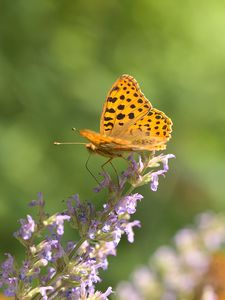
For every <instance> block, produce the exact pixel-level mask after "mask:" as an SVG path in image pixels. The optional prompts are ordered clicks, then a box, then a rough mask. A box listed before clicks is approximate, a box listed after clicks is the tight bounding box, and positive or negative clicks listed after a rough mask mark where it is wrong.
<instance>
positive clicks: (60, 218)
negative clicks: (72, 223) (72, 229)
mask: <svg viewBox="0 0 225 300" xmlns="http://www.w3.org/2000/svg"><path fill="white" fill-rule="evenodd" d="M69 220H70V216H67V215H57V216H56V221H55V224H56V227H57V233H58V235H63V234H64V221H69Z"/></svg>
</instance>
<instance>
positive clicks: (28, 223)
mask: <svg viewBox="0 0 225 300" xmlns="http://www.w3.org/2000/svg"><path fill="white" fill-rule="evenodd" d="M20 224H21V227H20V229H19V230H18V231H17V232H15V236H16V237H21V238H22V239H24V240H29V239H30V238H31V236H32V233H34V231H35V222H34V220H33V219H32V217H31V216H30V215H27V220H25V219H21V220H20Z"/></svg>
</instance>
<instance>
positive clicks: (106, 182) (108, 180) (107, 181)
mask: <svg viewBox="0 0 225 300" xmlns="http://www.w3.org/2000/svg"><path fill="white" fill-rule="evenodd" d="M101 175H102V176H103V180H102V182H100V184H99V186H97V187H95V188H94V192H95V193H99V192H100V191H101V190H103V189H104V188H108V187H110V186H112V183H113V182H112V180H111V178H110V176H109V174H108V173H106V172H103V173H102V174H101Z"/></svg>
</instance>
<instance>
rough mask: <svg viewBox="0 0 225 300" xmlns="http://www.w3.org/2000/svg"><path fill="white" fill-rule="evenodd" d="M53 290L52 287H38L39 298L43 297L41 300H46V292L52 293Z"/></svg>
mask: <svg viewBox="0 0 225 300" xmlns="http://www.w3.org/2000/svg"><path fill="white" fill-rule="evenodd" d="M53 290H54V288H53V287H52V286H43V287H40V289H39V292H40V294H41V296H42V297H43V298H42V299H43V300H47V299H48V296H47V294H46V293H47V292H48V291H53Z"/></svg>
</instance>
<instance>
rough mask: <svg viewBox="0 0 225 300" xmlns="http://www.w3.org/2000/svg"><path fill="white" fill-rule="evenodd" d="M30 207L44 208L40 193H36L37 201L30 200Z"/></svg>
mask: <svg viewBox="0 0 225 300" xmlns="http://www.w3.org/2000/svg"><path fill="white" fill-rule="evenodd" d="M29 205H30V206H40V207H44V205H45V202H44V199H43V194H42V193H41V192H40V193H38V199H37V200H32V201H31V202H30V203H29Z"/></svg>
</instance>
